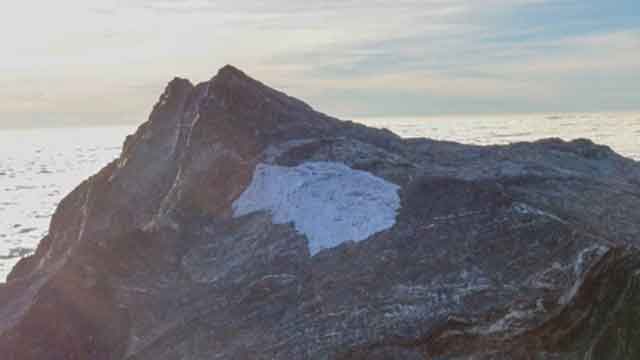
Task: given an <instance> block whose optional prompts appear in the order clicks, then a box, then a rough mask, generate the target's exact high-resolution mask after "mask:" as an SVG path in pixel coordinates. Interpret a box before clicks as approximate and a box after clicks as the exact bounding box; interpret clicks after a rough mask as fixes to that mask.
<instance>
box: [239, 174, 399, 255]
mask: <svg viewBox="0 0 640 360" xmlns="http://www.w3.org/2000/svg"><path fill="white" fill-rule="evenodd" d="M399 189H400V187H399V186H398V185H395V184H393V183H390V182H388V181H386V180H384V179H382V178H379V177H377V176H374V175H372V174H370V173H368V172H366V171H360V170H354V169H352V168H350V167H348V166H346V165H344V164H341V163H335V162H307V163H304V164H301V165H298V166H295V167H285V166H276V165H267V164H258V166H257V167H256V169H255V172H254V174H253V179H252V181H251V184H249V186H248V187H247V189H245V191H244V192H243V193H242V194H241V195H240V197H238V199H237V200H236V201H235V202H234V203H233V215H234V217H239V216H243V215H246V214H249V213H252V212H255V211H261V210H263V211H269V212H270V213H271V215H272V217H273V222H274V223H276V224H286V223H293V225H294V227H295V229H296V230H297V231H298V232H300V233H302V234H304V235H305V236H306V237H307V239H308V241H309V251H310V253H311V255H315V254H317V253H318V252H319V251H321V250H322V249H327V248H332V247H335V246H338V245H340V244H341V243H343V242H345V241H349V240H353V241H360V240H364V239H366V238H368V237H369V236H371V235H373V234H375V233H378V232H380V231H383V230H386V229H389V228H390V227H392V226H393V225H394V224H395V222H396V213H397V211H398V209H399V208H400V197H399V196H398V190H399Z"/></svg>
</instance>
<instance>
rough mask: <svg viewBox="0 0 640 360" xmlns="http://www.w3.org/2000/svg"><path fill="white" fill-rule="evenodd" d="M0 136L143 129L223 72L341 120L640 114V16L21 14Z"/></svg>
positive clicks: (467, 7) (1, 104)
mask: <svg viewBox="0 0 640 360" xmlns="http://www.w3.org/2000/svg"><path fill="white" fill-rule="evenodd" d="M7 4H10V5H7ZM0 10H1V11H0V44H2V47H1V48H0V127H6V126H11V127H14V126H58V125H62V124H86V125H94V124H103V123H130V124H137V123H141V122H142V121H144V120H145V119H146V117H147V115H148V113H149V111H150V109H151V107H152V105H153V103H154V102H155V101H156V99H157V98H158V96H159V95H160V93H161V92H162V90H163V88H164V86H165V84H166V83H167V82H168V81H169V80H170V79H171V78H173V77H174V76H181V77H187V78H189V79H191V80H192V81H193V82H200V81H204V80H208V79H209V78H211V76H213V75H214V74H215V73H216V71H217V69H218V68H220V67H221V66H223V65H224V64H227V63H230V64H233V65H235V66H237V67H239V68H241V69H243V70H244V71H245V72H247V73H248V74H249V75H251V76H253V77H255V78H257V79H259V80H261V81H263V82H265V83H267V84H269V85H272V86H274V87H276V88H278V89H281V90H283V91H285V92H287V93H289V94H290V95H292V96H296V97H299V98H302V99H303V100H305V101H307V102H308V103H310V104H311V105H312V106H314V107H315V108H317V109H319V110H321V111H323V112H326V113H329V114H332V115H336V116H340V117H344V118H352V117H363V116H422V115H434V114H451V113H465V114H476V113H514V112H516V113H517V112H573V111H578V112H587V111H627V110H638V109H640V2H639V1H638V0H618V1H616V0H556V1H552V0H421V1H417V0H395V1H391V0H325V1H312V0H309V1H300V0H271V1H265V0H254V1H250V0H126V1H125V0H122V1H121V0H93V1H92V0H58V1H43V0H37V1H36V0H21V1H16V2H14V1H11V2H9V1H6V2H5V4H3V5H2V8H1V9H0Z"/></svg>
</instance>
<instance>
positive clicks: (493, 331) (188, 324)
mask: <svg viewBox="0 0 640 360" xmlns="http://www.w3.org/2000/svg"><path fill="white" fill-rule="evenodd" d="M308 162H327V163H341V164H345V165H347V166H349V167H350V168H351V169H354V170H359V171H366V172H368V173H369V174H371V175H372V176H376V177H378V178H380V179H384V180H385V181H386V182H388V183H389V184H395V185H397V186H398V187H399V189H400V190H399V196H400V208H399V209H398V211H397V216H396V221H395V223H394V224H393V226H392V227H390V228H388V229H386V230H383V231H380V232H376V233H374V234H371V236H369V237H368V238H366V239H365V240H362V241H357V242H355V241H347V242H344V243H342V244H339V245H338V246H335V247H329V248H327V249H325V250H323V251H320V252H319V253H317V254H312V253H311V252H310V250H309V247H308V238H307V236H306V235H305V233H304V232H301V231H297V230H296V229H298V228H297V226H298V225H297V224H295V223H293V222H289V223H287V222H275V221H273V219H274V218H272V213H271V212H269V211H257V212H253V213H251V214H247V215H243V216H234V208H233V204H234V201H236V199H238V198H239V197H240V195H241V194H242V193H243V192H244V191H245V189H247V187H248V186H249V184H250V183H251V182H252V179H253V180H255V179H254V169H256V166H257V165H258V164H265V165H269V166H274V167H276V166H277V167H295V166H298V165H301V164H305V163H308ZM337 176H338V177H340V176H343V175H341V174H338V175H337ZM300 191H304V190H300ZM363 191H364V192H363V196H369V195H370V194H369V195H367V194H366V189H363ZM297 194H298V193H297ZM303 195H304V194H303ZM354 206H357V205H354ZM354 209H356V208H354ZM327 216H328V215H327ZM338 220H340V219H338ZM346 226H347V227H348V226H349V225H346ZM638 235H640V165H638V163H636V162H634V161H632V160H629V159H625V158H623V157H621V156H619V155H617V154H615V153H614V152H612V151H611V150H610V149H609V148H607V147H605V146H600V145H595V144H593V143H591V142H590V141H587V140H577V141H573V142H564V141H561V140H556V139H549V140H543V141H539V142H535V143H519V144H513V145H510V146H492V147H479V146H470V145H461V144H455V143H448V142H438V141H432V140H428V139H401V138H399V137H397V136H395V135H394V134H392V133H390V132H388V131H385V130H376V129H371V128H367V127H364V126H362V125H358V124H355V123H350V122H342V121H339V120H337V119H334V118H331V117H328V116H326V115H323V114H321V113H318V112H316V111H314V110H313V109H311V108H310V107H309V106H308V105H306V104H304V103H302V102H300V101H299V100H296V99H293V98H290V97H288V96H287V95H285V94H283V93H280V92H278V91H276V90H273V89H271V88H269V87H267V86H265V85H263V84H261V83H259V82H257V81H255V80H253V79H251V78H249V77H248V76H246V75H245V74H244V73H242V72H241V71H239V70H237V69H235V68H233V67H230V66H227V67H225V68H223V69H221V70H220V72H219V73H218V74H217V75H216V76H215V77H214V78H213V79H212V80H211V81H208V82H204V83H201V84H198V85H193V84H191V83H190V82H189V81H187V80H183V79H174V80H173V81H172V82H171V83H170V84H169V85H168V86H167V89H166V91H165V93H164V94H163V95H162V96H161V97H160V100H159V101H158V104H157V105H156V106H155V107H154V109H153V111H152V113H151V116H150V119H149V121H147V122H146V123H144V124H143V125H141V126H140V128H139V129H138V130H137V132H136V133H135V134H134V135H132V136H130V137H128V138H127V140H126V142H125V145H124V149H123V152H122V155H121V156H120V158H119V159H118V160H116V161H114V162H113V163H112V164H109V165H108V166H106V167H105V168H104V169H103V170H102V171H100V172H99V173H98V174H96V175H94V176H93V177H91V178H90V179H88V180H86V181H85V182H83V183H82V184H81V185H80V186H78V187H77V188H76V189H75V190H74V191H73V192H72V193H71V194H69V195H68V196H67V197H66V198H65V199H64V201H62V203H61V204H60V206H59V207H58V209H57V211H56V214H55V215H54V216H53V218H52V221H51V227H50V232H49V235H48V236H47V237H46V238H45V239H43V241H42V242H41V244H40V246H39V248H38V250H37V252H36V253H35V254H34V255H33V256H32V257H29V258H26V259H23V260H22V261H21V262H20V263H19V264H18V265H17V266H16V267H15V269H14V270H13V272H12V274H11V276H10V278H9V281H8V283H7V284H5V285H2V287H0V352H1V353H2V354H3V359H16V360H29V359H39V360H43V359H45V360H46V359H98V360H100V359H128V360H133V359H136V360H144V359H149V360H150V359H154V360H157V359H167V360H169V359H194V360H195V359H217V358H219V359H435V358H437V359H576V360H577V359H635V358H638V357H640V330H638V329H639V327H638V326H637V324H638V322H639V321H640V285H639V284H640V278H639V277H638V276H639V275H638V274H639V273H640V272H639V271H638V270H639V269H640V253H639V252H638V251H637V250H636V247H635V246H637V244H638V241H640V239H639V237H638Z"/></svg>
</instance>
